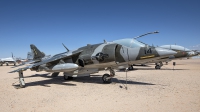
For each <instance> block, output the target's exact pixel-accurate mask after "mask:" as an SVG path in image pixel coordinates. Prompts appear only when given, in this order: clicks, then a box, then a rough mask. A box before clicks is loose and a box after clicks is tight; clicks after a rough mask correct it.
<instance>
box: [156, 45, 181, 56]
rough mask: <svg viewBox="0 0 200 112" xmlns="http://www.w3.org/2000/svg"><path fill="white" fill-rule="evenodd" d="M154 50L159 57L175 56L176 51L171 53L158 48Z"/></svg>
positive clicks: (168, 50)
mask: <svg viewBox="0 0 200 112" xmlns="http://www.w3.org/2000/svg"><path fill="white" fill-rule="evenodd" d="M155 49H156V51H157V52H158V54H159V55H160V56H170V55H175V54H176V53H177V52H176V51H173V50H170V49H164V48H159V47H157V48H155Z"/></svg>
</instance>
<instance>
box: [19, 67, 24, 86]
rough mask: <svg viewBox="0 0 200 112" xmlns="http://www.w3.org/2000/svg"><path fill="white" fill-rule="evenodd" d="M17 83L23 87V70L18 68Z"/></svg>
mask: <svg viewBox="0 0 200 112" xmlns="http://www.w3.org/2000/svg"><path fill="white" fill-rule="evenodd" d="M18 73H19V84H20V87H21V88H24V87H25V82H24V76H23V71H22V70H20V71H19V72H18Z"/></svg>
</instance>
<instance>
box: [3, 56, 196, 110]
mask: <svg viewBox="0 0 200 112" xmlns="http://www.w3.org/2000/svg"><path fill="white" fill-rule="evenodd" d="M172 62H176V66H175V67H174V70H173V64H172ZM172 62H169V64H168V65H164V66H163V67H162V69H160V70H155V68H154V66H155V65H154V64H150V65H147V66H134V70H133V71H128V72H127V80H128V81H127V90H126V89H125V87H126V72H123V71H116V76H115V77H114V78H113V79H112V83H111V84H104V83H103V82H102V79H101V77H102V75H103V74H104V73H109V71H100V72H99V73H96V74H92V75H91V76H90V77H79V78H75V79H73V80H67V81H66V80H64V79H63V75H62V74H61V73H60V74H59V76H58V77H51V74H50V73H47V72H33V71H30V70H27V71H25V72H24V77H25V82H26V87H25V88H21V89H17V88H16V87H17V86H18V84H19V81H18V74H17V73H8V72H9V71H11V70H14V69H16V68H11V67H12V66H0V73H1V74H0V75H1V77H0V99H1V100H0V111H1V112H20V111H24V112H87V111H89V112H200V58H195V59H187V60H175V61H172Z"/></svg>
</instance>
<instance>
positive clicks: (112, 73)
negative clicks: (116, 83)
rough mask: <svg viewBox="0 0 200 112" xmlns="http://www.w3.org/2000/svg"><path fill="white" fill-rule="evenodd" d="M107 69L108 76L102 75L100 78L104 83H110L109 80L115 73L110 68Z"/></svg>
mask: <svg viewBox="0 0 200 112" xmlns="http://www.w3.org/2000/svg"><path fill="white" fill-rule="evenodd" d="M108 69H109V71H110V75H109V74H104V75H103V76H102V80H103V82H104V83H111V78H112V77H114V76H115V71H114V70H113V69H112V68H111V67H109V68H108Z"/></svg>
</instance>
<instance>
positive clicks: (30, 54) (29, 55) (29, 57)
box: [27, 52, 33, 60]
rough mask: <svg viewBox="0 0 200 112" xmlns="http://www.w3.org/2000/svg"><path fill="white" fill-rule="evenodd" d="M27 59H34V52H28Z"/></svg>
mask: <svg viewBox="0 0 200 112" xmlns="http://www.w3.org/2000/svg"><path fill="white" fill-rule="evenodd" d="M27 60H33V52H28V53H27Z"/></svg>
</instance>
